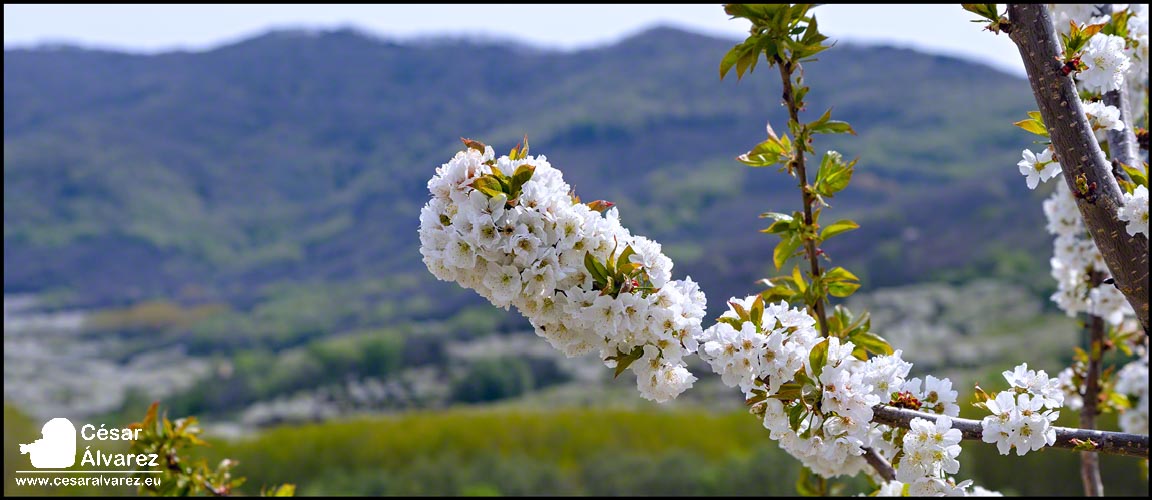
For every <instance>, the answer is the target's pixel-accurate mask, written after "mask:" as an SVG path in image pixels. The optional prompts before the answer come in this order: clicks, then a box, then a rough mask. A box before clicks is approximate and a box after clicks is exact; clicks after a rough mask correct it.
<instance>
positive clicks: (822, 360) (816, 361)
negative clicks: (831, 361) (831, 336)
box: [808, 339, 828, 379]
mask: <svg viewBox="0 0 1152 500" xmlns="http://www.w3.org/2000/svg"><path fill="white" fill-rule="evenodd" d="M827 362H828V339H824V340H821V341H820V342H819V343H817V344H816V346H815V347H813V348H812V351H811V352H809V353H808V364H809V366H811V367H812V375H814V376H816V378H817V379H819V378H820V374H821V373H822V372H823V371H824V365H825V364H826V363H827Z"/></svg>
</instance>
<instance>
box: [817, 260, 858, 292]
mask: <svg viewBox="0 0 1152 500" xmlns="http://www.w3.org/2000/svg"><path fill="white" fill-rule="evenodd" d="M823 279H824V282H825V283H827V284H828V293H830V294H832V296H833V297H847V296H849V295H852V293H853V292H855V291H856V290H858V289H859V288H860V283H858V282H859V281H860V278H857V277H856V275H855V274H852V273H851V272H850V271H848V270H847V269H844V268H843V267H834V268H832V269H829V270H828V271H827V272H825V273H824V277H823Z"/></svg>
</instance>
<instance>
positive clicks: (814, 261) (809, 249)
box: [776, 56, 829, 337]
mask: <svg viewBox="0 0 1152 500" xmlns="http://www.w3.org/2000/svg"><path fill="white" fill-rule="evenodd" d="M776 67H778V68H780V80H781V81H783V83H784V102H785V103H787V104H788V117H789V119H791V121H792V122H793V123H795V124H796V126H797V127H800V109H799V105H798V104H797V103H796V93H795V92H794V91H793V89H792V72H793V71H796V70H801V69H800V68H801V67H800V63H798V62H791V61H785V60H783V59H781V58H780V56H776ZM801 71H803V70H801ZM801 135H803V134H801ZM793 140H794V141H795V142H794V145H793V146H792V147H793V148H794V149H793V151H794V157H795V160H793V161H794V164H795V165H796V178H797V179H799V181H800V194H801V197H802V199H803V201H804V225H805V226H807V227H812V204H813V203H815V202H816V197H815V196H813V195H812V190H811V186H809V185H808V171H807V170H806V169H805V166H804V141H805V138H804V137H793ZM804 253H805V255H806V256H807V257H808V266H809V272H811V273H812V279H813V280H818V279H820V274H821V273H820V258H819V256H818V255H817V254H816V242H815V241H813V240H810V239H807V238H805V239H804ZM810 305H811V306H812V310H813V311H814V313H815V314H816V319H817V320H819V322H820V334H821V335H824V336H825V337H827V336H828V335H829V333H828V316H827V315H826V314H825V313H824V297H823V296H817V297H816V303H815V304H810Z"/></svg>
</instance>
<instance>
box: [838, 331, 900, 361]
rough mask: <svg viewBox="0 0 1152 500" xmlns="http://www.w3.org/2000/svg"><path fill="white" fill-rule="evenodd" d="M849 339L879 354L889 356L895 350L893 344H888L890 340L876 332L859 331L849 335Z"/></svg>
mask: <svg viewBox="0 0 1152 500" xmlns="http://www.w3.org/2000/svg"><path fill="white" fill-rule="evenodd" d="M848 340H850V341H851V342H852V343H853V344H856V345H857V346H859V347H863V348H864V350H866V351H868V352H870V353H872V354H875V355H877V356H887V355H890V354H892V352H893V351H892V346H891V345H889V344H888V341H886V340H884V339H883V338H882V337H880V336H879V335H876V334H874V333H869V332H864V331H857V332H855V333H853V334H851V335H849V336H848Z"/></svg>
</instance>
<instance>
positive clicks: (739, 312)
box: [728, 300, 749, 329]
mask: <svg viewBox="0 0 1152 500" xmlns="http://www.w3.org/2000/svg"><path fill="white" fill-rule="evenodd" d="M728 305H729V306H731V307H732V310H733V311H736V316H738V317H740V320H741V322H744V321H748V319H749V318H748V310H747V309H744V306H742V305H740V303H738V302H736V301H734V300H733V301H730V302H728ZM737 329H739V328H737Z"/></svg>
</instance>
